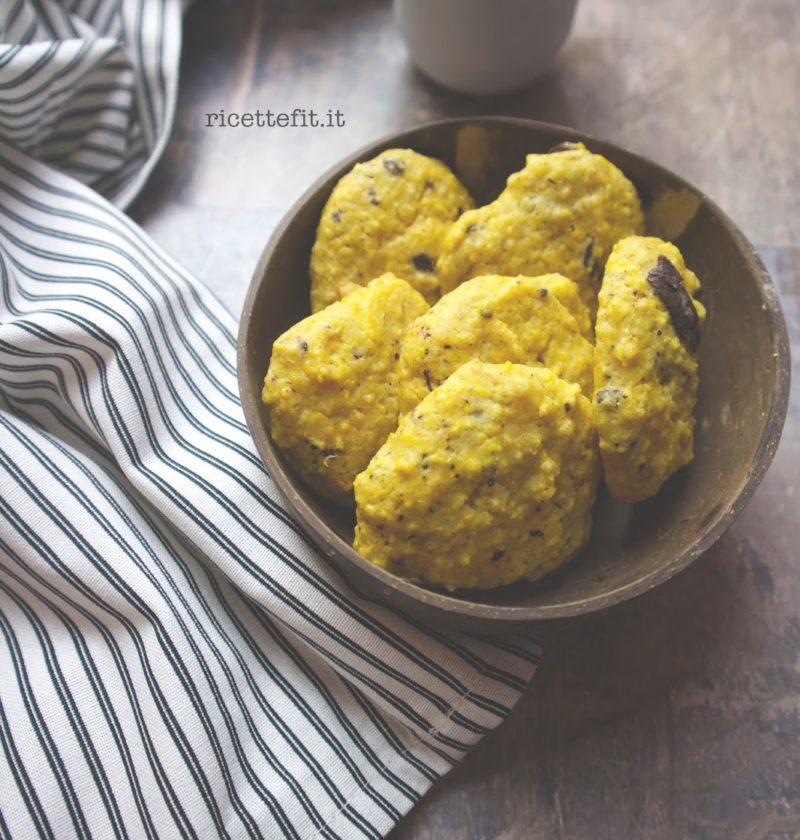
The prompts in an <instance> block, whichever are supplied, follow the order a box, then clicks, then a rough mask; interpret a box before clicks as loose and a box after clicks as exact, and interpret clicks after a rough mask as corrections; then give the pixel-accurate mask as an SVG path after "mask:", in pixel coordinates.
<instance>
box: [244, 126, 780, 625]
mask: <svg viewBox="0 0 800 840" xmlns="http://www.w3.org/2000/svg"><path fill="white" fill-rule="evenodd" d="M474 124H480V125H489V126H504V125H505V126H509V125H512V126H517V127H522V128H530V129H538V130H540V131H541V130H545V131H547V132H553V131H555V132H558V133H560V134H563V137H564V139H566V140H577V141H581V142H585V143H587V144H596V145H600V146H606V147H608V148H612V149H615V150H619V151H620V152H622V153H623V154H625V155H627V156H629V157H631V158H634V159H636V160H637V161H638V162H641V163H643V164H645V165H646V166H648V167H651V168H654V169H655V170H656V171H658V172H661V173H663V174H666V175H668V176H669V178H670V179H671V180H673V181H674V182H676V183H677V184H679V185H680V186H681V187H684V188H686V189H688V190H690V191H691V192H692V193H694V194H696V195H697V196H698V197H699V198H700V199H701V201H702V202H703V203H705V204H707V205H708V206H709V207H710V209H711V210H712V211H713V212H714V214H715V215H716V216H717V218H718V219H719V221H720V222H721V223H722V224H723V226H724V227H725V228H726V230H727V232H728V233H729V234H731V236H732V237H733V238H734V239H735V240H736V241H737V243H738V244H739V245H740V247H741V249H742V251H743V252H744V253H745V254H746V255H747V257H748V258H749V260H750V261H751V269H752V273H753V275H754V276H755V277H756V278H757V280H758V283H759V285H760V287H761V290H762V297H763V306H764V308H765V311H766V314H767V321H768V325H769V328H770V332H771V338H772V352H773V356H774V358H775V360H776V365H775V389H774V399H773V401H772V404H771V406H770V407H769V411H768V415H767V418H766V421H765V423H764V430H763V432H762V435H761V438H760V439H759V442H758V445H757V447H756V450H755V453H754V455H753V458H752V461H751V464H750V468H749V470H748V473H747V475H746V476H745V479H744V480H743V482H742V484H741V485H740V486H739V488H738V490H737V491H736V494H735V497H734V499H733V502H732V503H731V505H730V506H729V507H728V508H727V509H724V510H720V511H718V512H717V514H716V515H715V517H714V518H713V519H712V520H711V521H710V522H709V524H708V527H707V528H706V530H705V531H704V533H703V535H702V536H701V537H700V538H699V539H698V540H697V541H695V543H693V544H692V545H691V546H689V547H688V548H687V549H686V550H685V551H683V552H682V553H681V554H679V555H677V556H676V557H675V558H674V559H673V560H672V561H671V562H669V563H666V564H664V565H663V566H661V567H660V568H658V569H655V570H653V571H652V572H650V573H648V574H647V575H645V576H644V577H642V578H639V579H637V580H635V581H632V582H630V583H627V584H624V585H622V586H619V587H617V588H616V589H613V590H611V591H609V592H606V593H603V594H599V595H593V596H589V597H587V598H582V599H580V600H575V601H568V602H565V603H561V604H556V605H551V606H550V605H539V606H506V605H502V604H483V603H477V602H474V601H469V600H464V599H462V598H456V597H453V596H451V595H447V594H445V593H442V592H438V591H435V590H431V589H427V588H425V587H423V586H419V585H418V584H415V583H413V582H412V581H410V580H407V579H404V578H401V577H398V576H396V575H394V574H392V573H391V572H388V571H386V570H385V569H382V568H380V567H379V566H376V565H375V564H373V563H370V562H369V561H368V560H366V559H365V558H364V557H362V556H361V555H360V554H358V552H356V551H355V549H354V548H353V547H352V546H351V545H350V544H349V543H347V542H346V541H345V540H344V539H343V538H342V537H340V536H339V535H338V534H337V533H336V532H335V531H334V530H333V529H332V528H331V527H330V526H329V525H328V524H327V523H326V522H325V521H324V520H323V519H321V518H320V517H319V516H318V514H317V513H316V512H315V511H314V510H312V509H311V507H310V506H309V505H308V503H307V502H306V501H305V499H304V498H303V496H302V495H301V494H299V493H298V492H297V491H296V490H295V488H294V487H293V486H292V484H291V483H290V482H289V480H288V478H287V476H286V475H285V471H284V467H283V464H282V463H281V462H280V460H279V459H278V457H277V455H276V453H275V451H274V449H273V446H274V445H273V444H272V442H271V440H270V439H269V433H268V431H267V430H266V428H264V426H263V424H262V422H261V414H260V406H259V403H260V393H259V394H253V393H251V392H250V391H249V387H248V382H247V339H248V334H249V332H250V329H251V324H252V310H253V305H254V303H255V300H256V297H257V296H258V293H259V291H260V286H261V284H262V283H263V280H264V277H265V269H266V266H267V263H268V262H269V259H270V257H271V255H272V252H273V251H274V249H275V247H276V245H277V244H278V242H279V241H280V240H281V239H282V237H283V235H284V234H285V232H286V230H287V228H288V227H289V225H290V224H291V222H292V220H293V219H294V217H295V216H296V214H297V213H298V211H299V210H300V209H301V208H302V207H303V206H305V204H306V203H307V202H308V201H309V200H310V199H311V198H313V197H314V196H315V195H316V194H317V192H318V191H319V190H320V189H321V188H322V187H323V186H324V185H325V184H326V182H328V181H329V180H330V179H332V178H333V177H336V176H338V177H341V176H342V175H343V174H344V173H345V172H347V171H349V170H350V169H351V168H352V167H353V166H354V165H355V164H356V163H358V162H360V161H363V160H367V159H369V158H370V157H374V155H375V154H378V153H379V151H380V150H381V149H383V148H386V147H387V146H389V145H397V144H401V143H404V142H406V141H405V138H407V137H409V136H410V135H413V134H417V133H420V132H422V131H426V130H431V129H440V128H447V127H452V128H453V129H455V128H457V127H458V126H463V125H474ZM236 367H237V380H238V385H239V395H240V399H241V403H242V409H243V411H244V416H245V420H246V422H247V425H248V428H249V430H250V433H251V435H252V437H253V440H254V442H255V445H256V448H257V450H258V452H259V455H260V457H261V459H262V461H263V462H264V464H265V466H266V467H267V472H268V474H269V476H270V478H271V479H272V480H273V481H274V483H275V484H276V485H277V487H278V489H279V490H280V492H281V493H282V495H283V496H284V499H285V500H286V502H287V504H288V505H289V507H290V509H291V510H292V512H293V513H294V514H295V515H296V516H297V517H298V520H299V523H298V524H299V525H300V527H301V530H302V531H303V533H304V534H305V535H306V536H307V537H308V538H309V540H310V541H311V542H312V543H314V544H315V545H316V546H317V547H318V548H320V549H322V551H323V552H324V553H325V554H326V555H327V556H328V557H330V558H331V559H342V560H346V561H347V563H349V564H352V565H354V566H356V567H357V568H358V569H359V571H361V572H362V573H364V574H366V575H368V576H369V577H371V578H373V580H374V583H376V584H378V586H380V587H381V588H382V589H386V588H387V587H388V588H389V589H390V590H394V591H396V592H398V593H399V594H401V595H404V596H406V597H407V598H410V599H411V600H413V601H416V602H419V603H424V604H425V605H427V606H431V607H434V608H436V609H437V610H439V611H441V612H444V613H451V614H457V615H459V616H465V615H466V616H471V617H474V618H476V619H489V620H494V621H497V622H514V623H519V622H528V621H534V620H540V619H554V618H567V617H572V616H577V615H582V614H585V613H590V612H595V611H597V610H601V609H605V608H607V607H610V606H612V605H614V604H618V603H622V602H623V601H627V600H630V599H631V598H634V597H636V596H637V595H641V594H642V593H644V592H647V591H649V590H651V589H654V588H655V587H656V586H659V585H660V584H662V583H665V582H666V581H667V580H669V579H670V578H672V577H673V576H674V575H676V574H677V573H678V572H679V571H682V570H683V569H685V568H686V567H687V566H689V565H690V564H691V563H692V562H693V561H694V560H695V559H697V557H699V556H700V555H701V554H702V553H703V552H705V551H707V550H708V549H709V548H710V547H711V546H712V545H713V544H714V543H715V542H716V541H717V540H718V539H719V538H720V537H721V536H722V534H723V533H724V532H725V531H726V530H727V529H728V528H729V527H730V526H731V525H732V524H733V522H734V521H735V520H736V519H737V518H738V516H739V515H740V514H741V512H742V511H743V510H744V508H745V507H746V505H747V503H748V502H749V501H750V499H751V497H752V496H753V493H754V492H755V490H756V488H757V487H758V485H759V484H760V483H761V480H762V479H763V477H764V475H765V473H766V471H767V469H768V468H769V466H770V464H771V463H772V460H773V457H774V455H775V452H776V450H777V448H778V443H779V441H780V438H781V433H782V431H783V425H784V422H785V419H786V413H787V410H788V404H789V387H790V381H791V361H790V349H789V336H788V331H787V328H786V322H785V319H784V315H783V310H782V308H781V304H780V298H779V296H778V292H777V289H776V288H775V285H774V283H773V282H772V278H771V277H770V275H769V272H768V271H767V269H766V267H765V265H764V263H763V261H762V260H761V258H760V256H759V255H758V253H757V251H756V249H755V247H754V246H753V245H752V244H751V243H750V242H749V240H748V239H747V238H746V237H745V235H744V234H743V233H742V231H741V230H740V229H739V227H738V226H737V225H736V224H735V223H734V222H733V220H732V219H731V218H730V217H729V216H728V215H727V214H726V213H725V212H724V211H723V210H722V209H721V208H720V207H719V206H718V205H717V204H716V203H715V202H714V201H713V200H712V199H711V198H709V197H708V196H707V195H706V194H705V193H704V192H703V191H702V190H700V189H699V188H697V187H696V186H694V185H693V184H691V183H689V182H688V181H686V180H685V179H684V178H682V177H681V176H680V175H677V174H676V173H674V172H672V171H671V170H669V169H667V168H666V167H664V166H662V165H661V164H659V163H657V162H655V161H653V160H651V159H649V158H646V157H645V156H644V155H640V154H638V153H636V152H633V151H631V150H629V149H627V148H625V147H624V146H620V145H619V144H617V143H614V142H611V141H608V140H603V139H601V138H597V137H594V136H593V135H591V134H587V133H586V132H583V131H579V130H577V129H575V128H570V127H568V126H561V125H558V124H556V123H548V122H543V121H540V120H530V119H525V118H522V117H504V116H473V117H454V118H449V119H443V120H433V121H429V122H425V123H420V124H418V125H414V126H411V127H407V128H403V129H401V130H398V131H394V132H391V133H389V134H386V135H383V136H382V137H380V138H378V139H376V140H373V141H372V142H370V143H367V144H366V145H364V146H362V147H360V148H359V149H357V150H356V151H354V152H353V153H351V154H350V155H348V156H346V157H345V158H343V159H342V160H340V161H338V162H337V163H335V164H334V165H333V166H331V167H329V168H328V169H326V170H325V171H324V172H323V173H322V174H321V175H320V176H319V177H318V178H315V179H314V181H313V183H312V184H311V185H310V186H309V187H308V188H307V189H306V190H305V191H304V192H303V193H302V195H300V197H299V198H297V199H296V200H295V201H294V202H293V203H292V205H291V206H290V207H289V209H288V210H286V212H285V213H284V215H283V216H282V218H281V220H280V222H279V223H278V224H277V225H276V227H275V229H274V230H273V232H272V234H271V235H270V237H269V239H268V240H267V242H266V244H265V246H264V248H263V250H262V252H261V255H260V257H259V259H258V262H257V263H256V267H255V269H254V271H253V275H252V277H251V281H250V285H249V287H248V290H247V295H246V297H245V301H244V305H243V307H242V314H241V316H240V321H239V331H238V336H237V365H236ZM256 429H258V430H260V431H261V432H263V437H262V436H260V435H259V434H258V433H256ZM309 520H310V521H313V522H314V523H315V527H316V529H317V531H316V532H315V531H314V529H312V528H309V527H308V525H307V524H306V523H307V522H308V521H309ZM353 583H354V585H356V584H355V582H353ZM356 588H358V587H357V585H356Z"/></svg>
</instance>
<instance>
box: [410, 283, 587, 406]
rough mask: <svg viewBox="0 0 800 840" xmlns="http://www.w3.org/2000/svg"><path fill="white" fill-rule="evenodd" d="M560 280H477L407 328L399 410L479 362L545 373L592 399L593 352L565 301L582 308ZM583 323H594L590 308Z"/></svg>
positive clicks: (570, 286)
mask: <svg viewBox="0 0 800 840" xmlns="http://www.w3.org/2000/svg"><path fill="white" fill-rule="evenodd" d="M575 289H576V287H575V284H574V283H573V282H572V281H571V280H567V279H566V278H565V277H562V276H561V275H558V274H546V275H542V276H541V277H499V276H496V275H490V276H487V277H475V278H473V279H472V280H468V281H467V282H466V283H463V284H462V285H460V286H459V287H458V288H456V289H454V290H453V291H452V292H450V293H449V294H446V295H445V296H444V297H443V298H442V299H441V300H439V301H438V303H436V304H435V305H434V306H433V307H432V308H431V309H429V310H428V311H427V312H426V313H425V314H423V315H421V316H420V317H419V318H417V320H416V321H414V322H413V323H412V324H411V326H410V327H409V328H408V331H407V332H406V335H405V337H404V338H403V344H402V349H401V351H400V366H399V370H398V377H399V380H400V410H401V412H404V411H409V410H411V409H412V408H414V406H416V405H417V403H418V402H420V400H422V399H423V398H424V397H425V396H426V395H427V394H428V393H429V392H430V391H432V390H433V389H434V388H436V387H437V386H438V385H441V383H442V382H444V380H445V379H447V377H448V376H450V374H451V373H453V372H454V371H455V370H456V369H458V368H459V367H461V365H463V364H465V363H466V362H468V361H469V360H470V359H473V358H476V359H480V360H481V361H483V362H492V363H495V364H499V363H502V362H516V363H518V364H523V365H543V366H544V367H547V368H550V370H552V371H553V373H555V374H556V375H557V376H559V377H561V378H562V379H566V380H567V381H568V382H577V383H578V385H580V387H581V390H582V391H583V393H584V394H585V395H586V396H587V397H589V398H591V394H592V381H593V380H592V376H593V373H592V364H593V349H594V348H593V347H592V345H591V344H590V343H589V342H588V341H587V340H586V338H584V337H583V335H581V332H580V329H579V327H578V322H577V321H576V319H575V318H574V317H573V315H572V314H571V312H570V311H569V310H568V308H567V307H566V306H564V305H563V304H562V303H561V301H560V299H559V298H560V295H561V294H565V299H566V300H567V303H568V304H570V305H578V306H581V307H582V304H581V303H580V301H579V299H578V297H577V293H576V291H575ZM582 314H583V317H584V318H585V320H586V322H587V323H588V315H587V314H586V312H585V308H583V311H582Z"/></svg>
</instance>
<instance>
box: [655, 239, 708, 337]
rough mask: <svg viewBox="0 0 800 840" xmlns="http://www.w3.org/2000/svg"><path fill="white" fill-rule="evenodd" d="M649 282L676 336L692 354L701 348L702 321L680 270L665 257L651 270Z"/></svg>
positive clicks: (660, 258) (661, 257) (659, 259)
mask: <svg viewBox="0 0 800 840" xmlns="http://www.w3.org/2000/svg"><path fill="white" fill-rule="evenodd" d="M647 282H648V283H649V284H650V286H651V288H652V289H653V291H654V292H655V293H656V295H657V296H658V299H659V300H660V301H661V303H663V304H664V306H665V308H666V310H667V312H668V313H669V320H670V321H671V322H672V327H673V329H674V330H675V334H676V335H677V336H678V338H679V339H680V340H681V342H682V343H683V345H684V346H685V347H686V349H687V350H688V351H689V352H690V353H696V352H697V348H698V347H699V346H700V319H699V318H698V317H697V310H696V309H695V308H694V304H693V303H692V298H691V295H690V294H689V292H687V291H686V286H684V285H683V278H682V277H681V275H680V273H679V272H678V269H677V268H675V266H674V265H673V264H672V263H671V262H670V261H669V260H668V259H667V258H666V257H664V256H660V257H659V258H658V264H657V265H656V267H655V268H652V269H650V271H649V273H648V275H647Z"/></svg>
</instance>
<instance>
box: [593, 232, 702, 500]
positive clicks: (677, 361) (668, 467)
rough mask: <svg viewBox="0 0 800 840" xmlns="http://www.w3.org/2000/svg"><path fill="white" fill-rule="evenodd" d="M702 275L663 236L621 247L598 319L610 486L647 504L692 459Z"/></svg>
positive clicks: (598, 397)
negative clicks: (686, 263)
mask: <svg viewBox="0 0 800 840" xmlns="http://www.w3.org/2000/svg"><path fill="white" fill-rule="evenodd" d="M699 292H700V282H699V280H698V279H697V277H696V275H695V274H694V273H693V272H692V271H690V270H689V269H688V268H686V265H685V264H684V261H683V257H682V256H681V253H680V252H679V251H678V249H677V248H676V247H675V246H674V245H673V244H671V243H669V242H663V241H662V240H660V239H656V238H654V237H643V236H633V237H629V238H627V239H623V240H622V241H620V242H618V243H617V245H616V246H615V247H614V250H613V251H612V253H611V256H610V257H609V260H608V264H607V265H606V271H605V277H604V279H603V287H602V289H601V291H600V306H599V310H598V313H597V325H596V334H597V346H596V349H595V393H594V410H595V422H596V423H597V428H598V432H599V435H600V451H601V453H602V457H603V465H604V468H605V479H606V484H607V485H608V488H609V490H610V492H611V494H612V495H613V496H615V497H616V498H618V499H621V500H623V501H627V502H636V501H640V500H641V499H646V498H648V497H649V496H652V495H654V494H655V493H656V492H658V489H659V488H660V487H661V485H662V483H663V482H664V481H665V480H666V479H667V478H668V477H669V476H670V475H671V474H672V473H673V472H674V471H675V470H677V469H678V468H679V467H681V466H683V465H684V464H687V463H688V462H689V461H691V459H692V457H693V440H692V439H693V431H694V415H693V412H694V406H695V402H696V400H697V381H698V366H697V357H696V349H697V345H698V342H699V329H700V326H701V324H702V322H703V320H704V319H705V309H704V308H703V305H702V304H701V303H700V302H699V301H697V300H695V299H694V297H695V296H696V295H698V294H699Z"/></svg>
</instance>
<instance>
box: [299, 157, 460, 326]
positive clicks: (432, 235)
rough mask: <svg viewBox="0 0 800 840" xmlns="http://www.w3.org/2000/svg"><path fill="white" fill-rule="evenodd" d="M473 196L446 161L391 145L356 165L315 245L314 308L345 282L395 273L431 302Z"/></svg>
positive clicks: (338, 189) (336, 192)
mask: <svg viewBox="0 0 800 840" xmlns="http://www.w3.org/2000/svg"><path fill="white" fill-rule="evenodd" d="M472 206H473V204H472V199H471V198H470V195H469V193H468V192H467V191H466V189H465V188H464V187H463V186H462V185H461V184H460V183H459V181H458V180H457V178H456V177H455V175H453V173H452V172H451V171H450V170H449V169H448V168H447V167H446V166H445V165H444V164H443V163H442V162H441V161H438V160H434V159H433V158H429V157H426V156H425V155H421V154H418V153H417V152H413V151H411V149H389V150H387V151H385V152H381V154H379V155H378V156H377V157H376V158H373V159H372V160H368V161H366V162H365V163H358V164H356V166H355V167H354V168H353V169H352V170H351V171H350V172H348V173H347V175H345V176H344V177H343V178H342V179H341V180H340V181H339V182H338V183H337V184H336V186H335V187H334V188H333V192H332V193H331V195H330V198H329V199H328V201H327V203H326V205H325V207H324V209H323V211H322V216H321V218H320V221H319V227H318V228H317V238H316V241H315V242H314V247H313V248H312V250H311V266H310V273H311V311H312V312H318V311H319V310H320V309H322V308H324V307H325V306H328V305H329V304H331V303H333V302H334V301H336V300H338V299H339V297H340V295H339V291H338V290H339V289H340V287H342V286H344V285H346V284H347V283H355V284H357V285H359V286H364V285H365V284H366V283H368V282H369V281H370V280H372V278H373V277H377V276H378V275H379V274H383V273H384V272H386V271H391V272H394V273H395V274H397V275H398V276H399V277H402V278H404V279H405V280H407V281H408V282H409V283H410V284H411V285H412V286H413V287H414V288H415V289H416V290H417V291H418V292H420V294H422V295H423V297H424V298H425V299H426V300H427V301H428V302H429V303H433V302H434V301H436V300H437V299H438V298H439V294H440V293H439V278H438V276H437V273H436V260H437V259H438V257H439V252H440V249H441V246H442V240H443V239H444V235H445V233H447V230H448V228H449V227H450V225H451V224H452V223H453V220H454V219H457V218H458V217H459V216H460V215H461V213H462V212H463V211H464V210H467V209H469V208H470V207H472Z"/></svg>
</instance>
